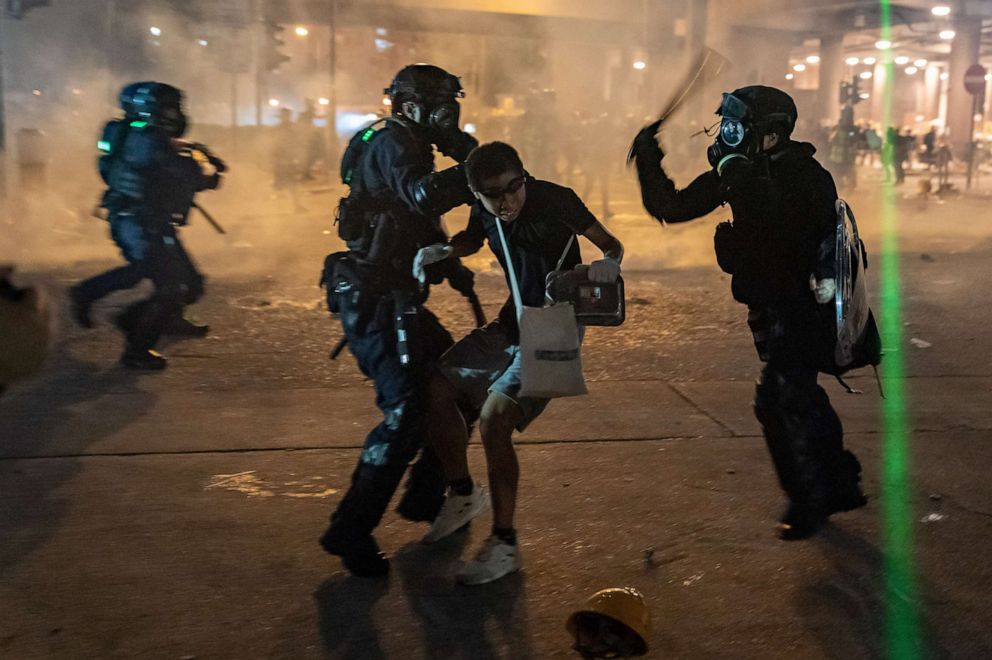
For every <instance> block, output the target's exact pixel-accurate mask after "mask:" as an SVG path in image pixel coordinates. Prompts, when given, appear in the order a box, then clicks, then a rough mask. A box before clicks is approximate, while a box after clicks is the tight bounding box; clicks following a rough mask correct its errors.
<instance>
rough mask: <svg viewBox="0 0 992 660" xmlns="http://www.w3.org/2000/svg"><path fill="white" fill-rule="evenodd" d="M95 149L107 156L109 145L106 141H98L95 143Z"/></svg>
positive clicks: (109, 149)
mask: <svg viewBox="0 0 992 660" xmlns="http://www.w3.org/2000/svg"><path fill="white" fill-rule="evenodd" d="M96 148H97V149H99V150H100V152H101V153H105V154H109V153H110V151H111V148H110V143H109V142H107V141H106V140H100V141H99V142H97V143H96Z"/></svg>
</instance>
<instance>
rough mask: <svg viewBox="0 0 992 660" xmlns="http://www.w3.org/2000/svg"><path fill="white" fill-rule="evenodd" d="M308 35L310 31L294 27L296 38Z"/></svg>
mask: <svg viewBox="0 0 992 660" xmlns="http://www.w3.org/2000/svg"><path fill="white" fill-rule="evenodd" d="M308 34H310V30H308V29H306V28H305V27H303V26H302V25H297V26H296V36H298V37H305V36H307V35H308Z"/></svg>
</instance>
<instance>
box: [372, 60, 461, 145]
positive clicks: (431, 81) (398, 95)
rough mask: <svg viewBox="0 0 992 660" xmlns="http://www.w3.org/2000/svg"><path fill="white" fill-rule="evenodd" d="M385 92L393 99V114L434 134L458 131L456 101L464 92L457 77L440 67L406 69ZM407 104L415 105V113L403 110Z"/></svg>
mask: <svg viewBox="0 0 992 660" xmlns="http://www.w3.org/2000/svg"><path fill="white" fill-rule="evenodd" d="M383 91H384V92H385V93H386V94H388V95H389V98H390V100H392V103H393V114H394V115H402V116H404V117H406V118H408V119H410V120H412V121H414V122H416V123H417V124H419V125H420V126H422V127H424V128H426V129H427V130H428V131H430V132H432V133H434V134H435V135H436V134H437V133H446V132H448V131H451V130H455V129H457V128H458V118H459V115H460V109H459V107H458V101H457V99H460V98H463V97H464V96H465V90H463V89H462V84H461V82H459V80H458V76H454V75H452V74H450V73H448V72H447V71H445V70H444V69H442V68H441V67H438V66H434V65H433V64H410V65H408V66H405V67H403V68H402V69H400V70H399V72H398V73H397V74H396V77H394V78H393V82H392V84H391V85H390V86H389V87H387V88H386V89H384V90H383ZM406 103H412V104H413V109H412V111H411V110H405V109H404V108H403V105H404V104H406Z"/></svg>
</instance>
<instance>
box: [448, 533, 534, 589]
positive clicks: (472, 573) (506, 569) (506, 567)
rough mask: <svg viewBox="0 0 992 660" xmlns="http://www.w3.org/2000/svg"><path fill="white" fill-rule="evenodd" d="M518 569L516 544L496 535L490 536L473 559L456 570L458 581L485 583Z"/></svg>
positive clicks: (518, 557)
mask: <svg viewBox="0 0 992 660" xmlns="http://www.w3.org/2000/svg"><path fill="white" fill-rule="evenodd" d="M519 570H520V556H519V554H518V553H517V546H515V545H510V544H509V543H507V542H506V541H504V540H503V539H501V538H499V537H498V536H490V537H489V538H488V539H486V542H485V544H483V546H482V549H481V550H479V554H477V555H476V556H475V559H473V560H472V561H470V562H466V564H465V565H464V566H462V569H461V570H460V571H458V581H459V582H461V583H462V584H485V583H487V582H492V581H493V580H498V579H500V578H501V577H503V576H504V575H509V574H510V573H514V572H516V571H519Z"/></svg>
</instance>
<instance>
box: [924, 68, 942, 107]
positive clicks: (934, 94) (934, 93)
mask: <svg viewBox="0 0 992 660" xmlns="http://www.w3.org/2000/svg"><path fill="white" fill-rule="evenodd" d="M923 87H924V94H923V105H922V106H921V108H922V113H923V116H924V117H926V121H933V120H934V119H936V118H937V117H939V116H940V67H938V66H935V65H933V64H931V65H928V66H927V68H926V69H924V70H923Z"/></svg>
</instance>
